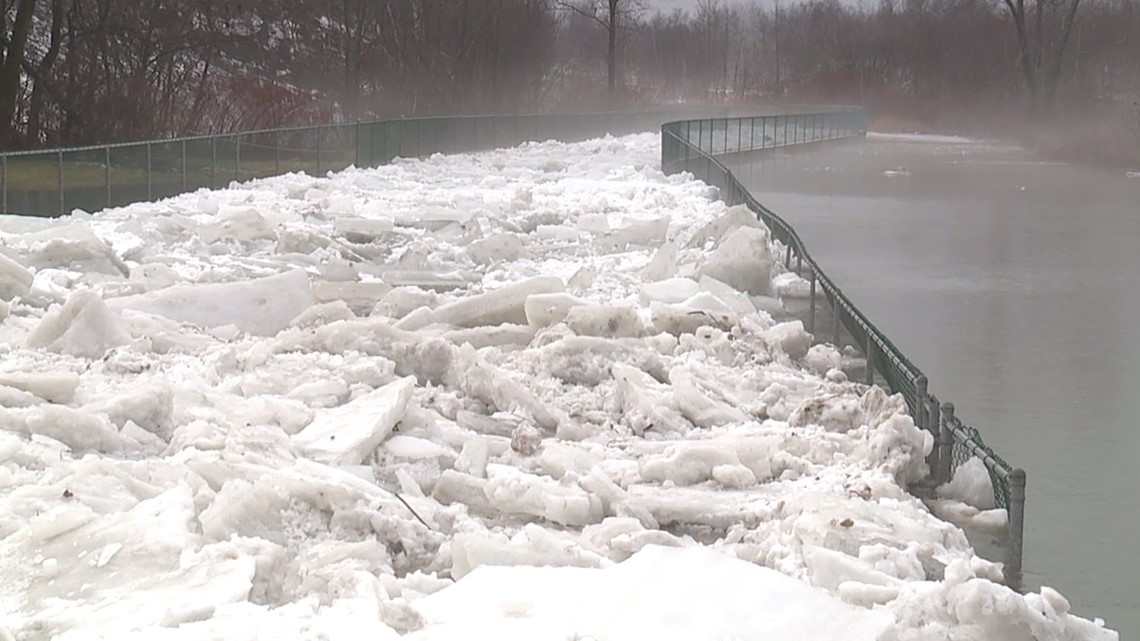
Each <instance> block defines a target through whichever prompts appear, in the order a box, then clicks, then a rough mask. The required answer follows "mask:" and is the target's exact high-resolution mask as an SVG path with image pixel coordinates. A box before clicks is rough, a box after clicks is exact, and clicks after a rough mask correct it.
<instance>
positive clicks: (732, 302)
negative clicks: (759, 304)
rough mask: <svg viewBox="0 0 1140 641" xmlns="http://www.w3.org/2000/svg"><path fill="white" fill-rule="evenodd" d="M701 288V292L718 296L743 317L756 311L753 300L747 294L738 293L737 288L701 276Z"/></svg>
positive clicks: (710, 277) (709, 277)
mask: <svg viewBox="0 0 1140 641" xmlns="http://www.w3.org/2000/svg"><path fill="white" fill-rule="evenodd" d="M700 287H701V291H703V292H708V293H710V294H712V295H713V296H716V297H717V298H718V299H720V300H721V301H723V302H724V303H725V304H726V305H728V306H729V307H730V308H732V311H734V312H736V313H737V314H739V315H741V316H746V315H748V314H752V313H754V312H755V311H756V305H754V304H753V303H752V300H751V299H749V298H748V295H747V294H744V293H742V292H740V291H738V290H737V289H736V288H734V287H732V286H730V285H727V284H725V283H722V282H721V281H719V280H717V279H715V278H713V277H712V276H701V280H700Z"/></svg>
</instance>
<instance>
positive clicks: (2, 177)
mask: <svg viewBox="0 0 1140 641" xmlns="http://www.w3.org/2000/svg"><path fill="white" fill-rule="evenodd" d="M0 182H3V183H4V211H3V212H2V213H5V214H6V213H8V157H7V156H0Z"/></svg>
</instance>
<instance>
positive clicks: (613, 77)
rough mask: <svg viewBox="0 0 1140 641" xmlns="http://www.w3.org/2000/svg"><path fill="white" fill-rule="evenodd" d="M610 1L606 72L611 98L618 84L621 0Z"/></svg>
mask: <svg viewBox="0 0 1140 641" xmlns="http://www.w3.org/2000/svg"><path fill="white" fill-rule="evenodd" d="M609 2H610V23H609V34H608V35H609V38H610V41H609V49H608V51H607V53H608V55H607V57H606V67H607V68H606V72H607V75H608V76H609V88H610V98H611V99H612V98H613V97H614V90H615V88H616V86H617V31H618V3H619V2H620V0H609Z"/></svg>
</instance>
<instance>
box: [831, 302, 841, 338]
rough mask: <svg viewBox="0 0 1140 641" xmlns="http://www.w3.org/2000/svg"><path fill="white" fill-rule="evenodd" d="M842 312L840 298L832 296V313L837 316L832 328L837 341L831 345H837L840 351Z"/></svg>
mask: <svg viewBox="0 0 1140 641" xmlns="http://www.w3.org/2000/svg"><path fill="white" fill-rule="evenodd" d="M841 312H842V308H841V307H840V306H839V298H838V297H837V296H836V295H835V294H832V295H831V313H832V315H834V316H835V318H833V319H832V323H833V325H834V326H833V327H832V333H833V334H834V335H835V340H833V341H832V342H831V344H832V345H835V347H836V349H839V328H840V319H839V314H840V313H841ZM840 351H842V350H840Z"/></svg>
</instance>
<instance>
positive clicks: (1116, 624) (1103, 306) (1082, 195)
mask: <svg viewBox="0 0 1140 641" xmlns="http://www.w3.org/2000/svg"><path fill="white" fill-rule="evenodd" d="M728 165H729V167H730V169H732V170H733V171H734V172H735V173H736V175H737V176H738V177H739V178H740V179H741V180H742V182H744V183H745V184H746V185H747V186H748V188H749V190H750V191H751V192H752V193H753V195H755V196H756V197H757V198H758V199H759V200H760V201H761V202H763V203H765V204H766V205H768V206H769V207H770V208H771V209H773V210H774V211H776V212H777V213H779V214H780V215H781V216H783V217H784V218H785V219H787V220H788V221H789V222H791V223H792V224H793V225H794V226H795V227H796V229H797V230H798V231H799V233H800V235H801V236H802V237H803V238H804V240H805V242H806V243H807V246H808V250H809V251H810V252H811V253H812V255H813V256H815V257H816V259H817V260H818V261H819V262H820V264H821V266H822V267H823V268H824V269H825V270H826V271H827V273H828V274H829V275H831V276H832V278H833V279H835V280H836V281H837V283H838V284H839V285H840V287H842V288H843V289H844V291H845V292H846V293H847V294H848V296H849V297H851V299H852V300H854V301H855V303H856V304H857V305H858V306H859V307H860V308H861V309H862V310H863V311H864V312H865V313H866V314H867V315H868V317H869V318H870V319H871V321H872V322H874V323H875V324H876V325H878V326H879V327H880V328H882V329H883V330H884V331H885V332H886V334H887V335H888V336H890V337H891V339H892V340H893V341H894V342H895V344H896V345H898V346H899V348H900V349H902V351H903V352H904V353H905V354H907V355H908V356H909V357H910V359H911V360H912V361H913V362H914V363H915V364H916V365H917V366H918V367H919V368H920V369H922V370H923V371H924V372H925V373H926V374H927V376H928V377H929V379H930V389H931V391H932V392H933V393H934V394H936V395H937V396H939V397H940V398H941V399H942V400H944V401H946V400H949V401H953V402H954V403H955V405H956V406H957V415H958V416H959V417H960V418H961V419H962V420H963V421H964V422H966V423H968V424H972V425H974V426H976V427H978V428H979V429H980V430H981V431H982V434H983V436H984V437H985V439H986V441H987V443H988V444H989V445H990V446H991V447H993V448H994V449H995V450H996V451H997V452H998V453H999V454H1001V455H1002V456H1003V457H1004V458H1005V459H1006V460H1008V461H1009V462H1010V463H1011V464H1012V465H1013V466H1014V467H1022V468H1024V469H1025V470H1026V471H1027V473H1028V490H1027V500H1026V528H1025V561H1024V565H1025V573H1024V582H1025V584H1026V587H1028V588H1034V589H1036V588H1037V587H1039V586H1040V585H1042V584H1044V585H1048V586H1051V587H1054V588H1057V589H1058V590H1060V591H1061V593H1062V594H1064V595H1065V596H1066V597H1068V598H1069V600H1070V601H1071V603H1072V606H1073V610H1074V611H1075V612H1076V613H1078V614H1080V615H1081V616H1084V617H1088V618H1093V617H1100V618H1103V619H1104V620H1105V621H1106V622H1107V624H1108V627H1110V628H1113V629H1115V630H1119V631H1120V633H1121V638H1124V639H1129V638H1135V637H1138V636H1140V552H1138V551H1137V547H1136V546H1135V544H1134V542H1133V537H1134V536H1136V535H1137V534H1138V531H1140V514H1138V508H1140V500H1138V498H1137V495H1138V491H1140V461H1138V459H1140V286H1138V283H1137V279H1138V278H1140V176H1135V175H1129V174H1128V173H1126V172H1125V171H1122V170H1119V171H1117V170H1103V169H1094V168H1088V167H1082V166H1077V165H1069V164H1062V163H1047V162H1040V161H1037V160H1034V159H1033V158H1032V157H1031V156H1030V155H1029V154H1027V153H1026V152H1024V151H1022V150H1020V149H1017V148H1015V147H1009V146H1004V145H998V144H989V143H982V142H973V141H967V140H962V139H954V138H938V137H914V138H909V137H893V136H876V135H871V136H868V138H867V140H865V141H852V142H841V143H827V144H823V145H817V146H813V147H804V148H800V149H797V150H794V151H774V152H773V151H768V152H762V153H761V154H752V155H750V156H738V157H735V158H730V159H729V163H728Z"/></svg>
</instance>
